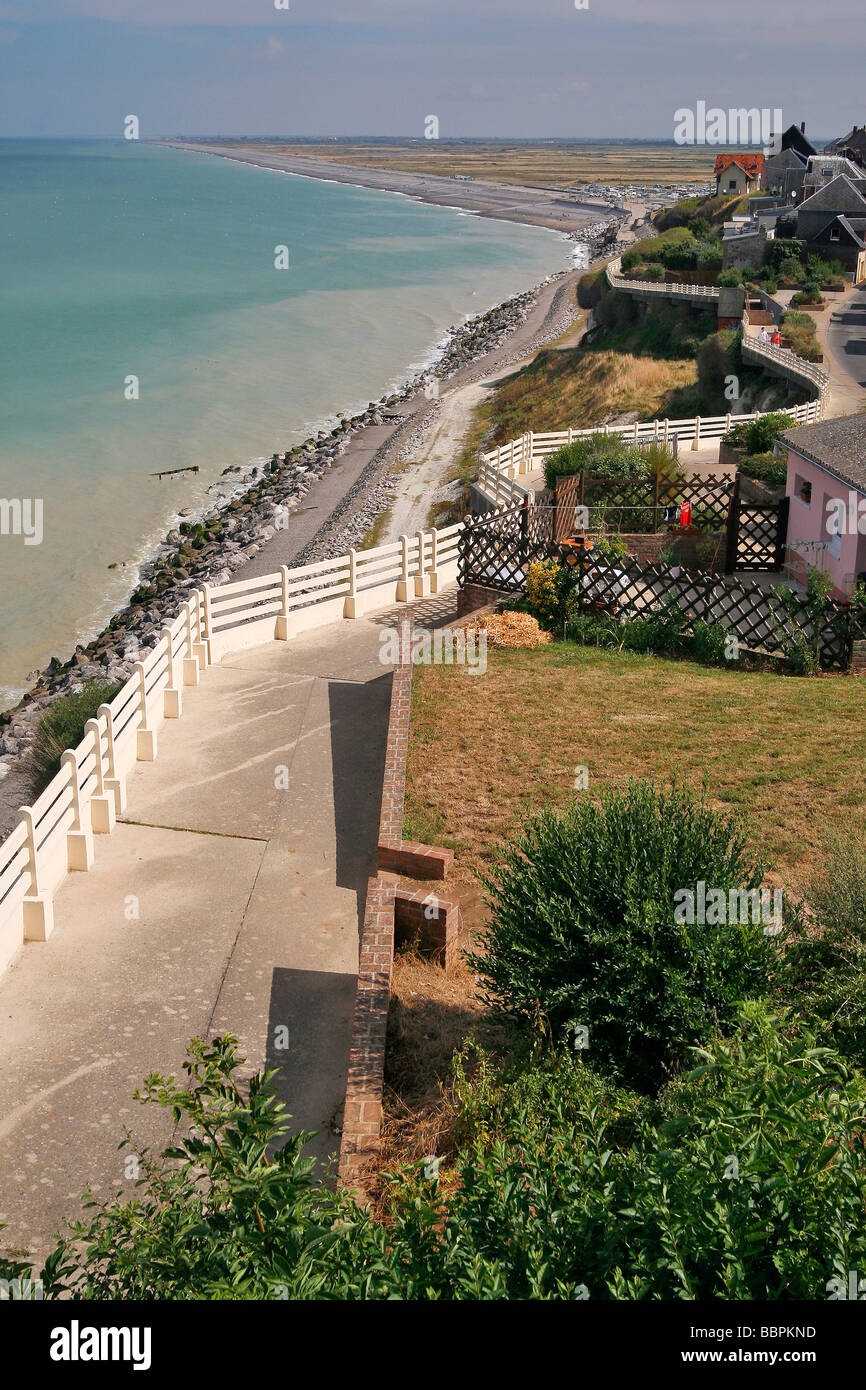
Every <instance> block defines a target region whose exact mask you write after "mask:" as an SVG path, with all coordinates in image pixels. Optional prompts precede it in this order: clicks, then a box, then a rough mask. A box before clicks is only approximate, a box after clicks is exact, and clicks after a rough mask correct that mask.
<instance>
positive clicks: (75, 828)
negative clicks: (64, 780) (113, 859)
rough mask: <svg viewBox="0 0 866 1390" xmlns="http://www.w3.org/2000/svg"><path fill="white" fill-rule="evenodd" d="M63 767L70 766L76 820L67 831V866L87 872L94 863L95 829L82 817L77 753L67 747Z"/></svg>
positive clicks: (73, 808) (62, 761)
mask: <svg viewBox="0 0 866 1390" xmlns="http://www.w3.org/2000/svg"><path fill="white" fill-rule="evenodd" d="M60 766H61V767H68V768H69V784H70V786H71V788H72V810H73V813H74V815H75V820H74V821H73V822H72V825H71V826H70V828H69V830H68V831H67V833H66V867H67V869H69V871H70V873H72V872H79V873H86V872H87V870H88V869H89V868H90V867H91V866H92V864H93V830H92V828H91V826H89V825H85V824H84V822H83V821H82V818H81V782H80V780H79V777H78V762H77V761H76V757H75V754H74V753H73V752H72V750H71V749H69V748H67V750H66V752H65V753H64V754H63V755H62V757H61V759H60Z"/></svg>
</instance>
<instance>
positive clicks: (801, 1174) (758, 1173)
mask: <svg viewBox="0 0 866 1390" xmlns="http://www.w3.org/2000/svg"><path fill="white" fill-rule="evenodd" d="M465 1091H466V1088H465V1086H462V1087H461V1093H462V1098H463V1104H464V1114H465V1115H466V1117H467V1122H468V1124H469V1125H470V1126H471V1135H472V1142H471V1143H467V1145H466V1147H465V1149H464V1150H463V1152H461V1154H460V1156H459V1158H458V1161H457V1164H456V1171H455V1174H454V1179H455V1181H454V1195H453V1196H452V1197H451V1199H450V1200H447V1201H446V1199H445V1198H444V1196H442V1195H439V1194H437V1195H439V1203H438V1219H439V1222H440V1236H439V1240H438V1241H437V1243H436V1245H435V1247H434V1248H432V1249H431V1248H430V1247H429V1245H427V1244H426V1243H425V1242H424V1240H423V1233H424V1232H425V1231H429V1228H430V1226H431V1225H432V1224H433V1223H434V1222H435V1220H436V1216H434V1215H432V1214H429V1215H428V1214H425V1215H424V1216H422V1215H420V1213H422V1212H424V1213H427V1212H428V1211H429V1204H430V1200H431V1199H430V1190H429V1185H428V1186H427V1187H426V1189H425V1187H424V1186H423V1185H422V1184H421V1182H420V1181H419V1182H417V1183H416V1184H414V1185H412V1186H410V1187H408V1188H406V1189H403V1190H401V1191H400V1193H399V1198H398V1201H397V1204H396V1211H395V1214H394V1216H393V1217H392V1220H391V1223H390V1226H389V1236H390V1239H391V1240H392V1242H393V1244H392V1246H391V1258H392V1259H393V1260H395V1261H396V1262H397V1263H398V1267H400V1268H402V1269H408V1268H413V1269H417V1268H418V1252H419V1251H425V1253H426V1254H427V1255H428V1256H429V1263H428V1264H427V1266H426V1268H425V1276H426V1278H428V1279H429V1280H430V1285H429V1287H430V1289H431V1296H439V1297H444V1298H448V1297H452V1298H453V1297H457V1298H467V1299H477V1298H491V1297H499V1298H511V1299H538V1298H549V1299H574V1298H590V1299H594V1300H598V1299H617V1300H621V1301H622V1300H626V1301H630V1300H637V1299H645V1298H649V1299H653V1300H659V1299H689V1300H709V1299H721V1300H732V1301H750V1300H760V1301H763V1300H773V1301H776V1300H778V1301H782V1302H786V1303H787V1302H789V1301H790V1300H792V1299H793V1300H798V1299H799V1300H813V1299H826V1298H827V1297H828V1295H831V1294H833V1293H834V1292H835V1294H836V1297H839V1296H840V1292H839V1291H840V1290H841V1291H842V1292H841V1297H843V1298H844V1297H845V1290H847V1286H848V1279H849V1272H850V1270H852V1269H858V1270H859V1269H862V1267H863V1261H864V1258H866V1227H864V1223H863V1196H862V1193H863V1187H864V1181H866V1164H864V1147H863V1137H862V1126H863V1114H864V1103H866V1095H864V1083H863V1079H862V1077H860V1076H859V1075H858V1074H857V1073H854V1072H852V1071H851V1070H850V1068H848V1067H847V1066H846V1065H845V1063H844V1061H843V1060H842V1059H841V1058H840V1057H839V1056H838V1055H836V1054H834V1053H832V1052H828V1051H826V1050H825V1049H822V1048H820V1047H817V1046H816V1045H815V1039H814V1037H813V1035H812V1034H811V1033H810V1032H809V1031H808V1029H805V1028H804V1029H802V1030H801V1031H797V1030H794V1029H792V1028H791V1025H790V1021H789V1020H788V1019H786V1018H785V1017H784V1016H782V1017H776V1016H774V1015H772V1014H771V1013H769V1012H768V1011H767V1009H766V1007H764V1006H761V1005H759V1004H751V1005H747V1006H746V1007H745V1008H743V1009H742V1010H741V1011H740V1013H739V1016H738V1018H737V1030H736V1032H735V1033H734V1035H733V1036H732V1037H731V1038H730V1039H725V1040H715V1041H712V1042H710V1043H709V1044H708V1045H707V1046H706V1048H704V1049H702V1050H701V1051H700V1052H699V1053H698V1054H697V1055H696V1057H695V1066H694V1069H693V1070H692V1071H691V1072H690V1074H689V1075H688V1077H687V1078H685V1079H683V1080H682V1081H681V1082H679V1083H677V1084H676V1085H675V1086H673V1087H671V1089H670V1091H669V1092H668V1093H667V1094H666V1095H665V1096H664V1097H663V1109H662V1113H661V1115H660V1116H659V1117H658V1118H655V1117H653V1116H651V1115H648V1114H647V1111H646V1108H645V1106H644V1105H642V1104H641V1102H640V1100H639V1098H637V1097H635V1096H632V1095H630V1094H629V1093H628V1092H623V1091H621V1090H617V1089H613V1088H611V1087H610V1086H609V1085H608V1084H606V1083H605V1081H604V1080H603V1079H601V1078H600V1077H598V1076H596V1075H593V1073H592V1071H591V1070H590V1069H589V1068H588V1067H587V1066H586V1065H582V1064H581V1061H580V1060H571V1061H569V1060H568V1059H566V1058H559V1059H556V1060H552V1059H549V1058H548V1059H543V1060H541V1061H538V1062H536V1064H535V1066H534V1068H532V1069H531V1070H526V1069H523V1070H522V1071H521V1072H520V1073H519V1074H517V1075H512V1074H511V1073H509V1072H506V1073H505V1074H504V1075H499V1076H498V1075H497V1074H496V1072H495V1070H494V1068H493V1067H492V1066H491V1065H490V1064H489V1063H488V1064H487V1065H486V1066H485V1067H482V1068H479V1070H478V1072H477V1073H476V1076H475V1078H474V1081H473V1083H472V1091H473V1092H474V1093H475V1094H474V1096H473V1095H472V1094H470V1095H469V1096H468V1097H467V1096H466V1094H465ZM392 1268H393V1266H392ZM419 1273H420V1271H419ZM392 1279H393V1275H392V1274H390V1273H389V1275H388V1276H386V1277H385V1278H383V1280H382V1282H381V1284H379V1285H378V1287H377V1296H378V1297H385V1296H386V1291H387V1290H388V1289H389V1287H390V1288H393V1284H392V1283H391V1280H392ZM834 1281H837V1282H834ZM433 1291H435V1293H434V1292H433Z"/></svg>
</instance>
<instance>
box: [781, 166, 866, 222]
mask: <svg viewBox="0 0 866 1390" xmlns="http://www.w3.org/2000/svg"><path fill="white" fill-rule="evenodd" d="M858 182H859V180H858ZM804 210H805V211H806V212H825V211H826V212H849V213H853V214H854V215H855V217H856V216H859V215H860V214H861V213H862V212H864V211H866V198H864V196H863V194H862V193H861V192H860V189H859V188H858V187H855V185H854V184H853V183H852V181H851V180H850V179H849V178H848V177H847V175H846V174H837V175H836V177H835V178H834V179H831V180H830V182H829V183H825V184H824V186H823V187H822V188H819V189H818V190H817V192H816V193H813V194H812V195H811V197H809V198H805V199H804V200H803V202H802V203H800V205H799V208H798V211H799V212H802V211H804Z"/></svg>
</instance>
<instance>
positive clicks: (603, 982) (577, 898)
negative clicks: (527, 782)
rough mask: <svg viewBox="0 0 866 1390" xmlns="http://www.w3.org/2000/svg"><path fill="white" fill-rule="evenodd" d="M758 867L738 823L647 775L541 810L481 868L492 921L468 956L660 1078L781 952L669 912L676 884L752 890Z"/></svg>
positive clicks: (594, 1048) (752, 931) (499, 991)
mask: <svg viewBox="0 0 866 1390" xmlns="http://www.w3.org/2000/svg"><path fill="white" fill-rule="evenodd" d="M763 877H764V872H763V866H762V865H761V864H760V863H759V862H758V861H757V860H755V859H753V858H752V856H751V854H750V853H749V851H748V848H747V840H746V834H745V830H744V827H743V824H742V822H741V821H740V820H739V819H738V818H736V817H729V816H726V815H723V814H722V813H721V812H719V811H715V810H711V809H710V808H709V807H708V806H707V805H706V804H705V801H704V798H703V796H701V797H697V796H696V795H695V794H694V793H692V792H691V791H689V790H687V789H684V788H674V789H673V790H671V791H669V792H664V791H659V790H657V789H656V788H655V787H654V786H653V785H652V784H651V783H646V782H644V783H641V782H632V783H629V785H628V786H627V787H626V788H625V789H621V790H616V791H610V790H605V791H603V792H602V794H601V797H600V799H599V800H598V801H595V800H592V799H590V798H589V797H583V798H581V799H579V800H576V801H575V802H574V803H573V804H571V805H570V806H569V807H568V808H567V810H566V811H565V812H563V813H562V814H561V815H557V814H555V813H554V812H552V811H542V812H541V813H540V814H538V815H537V816H533V817H531V818H530V819H529V820H528V821H527V823H526V825H525V827H524V829H523V830H522V831H521V832H520V833H519V834H518V835H516V836H515V837H514V838H513V839H512V840H511V841H509V842H508V843H506V844H505V845H503V846H502V847H501V851H500V854H499V857H498V860H497V864H496V867H495V868H494V869H493V870H492V871H491V874H490V876H489V877H488V878H487V879H486V880H485V884H486V888H487V893H488V902H489V906H490V909H491V920H490V924H489V927H488V929H487V932H486V934H485V939H484V951H483V954H478V955H476V956H474V957H472V959H471V968H472V969H474V970H475V972H476V973H477V974H478V975H479V977H480V978H481V980H482V982H483V985H484V990H485V995H486V997H487V999H488V1000H489V1001H490V1003H491V1004H493V1005H494V1006H495V1007H496V1008H497V1009H499V1010H500V1011H502V1012H503V1013H505V1014H507V1015H509V1016H511V1017H512V1018H514V1019H515V1020H517V1021H518V1023H521V1024H523V1025H524V1026H530V1025H532V1023H533V1021H534V1020H536V1019H537V1017H538V1015H539V1013H540V1014H541V1015H542V1016H543V1017H544V1018H545V1019H546V1020H548V1022H549V1026H550V1028H551V1031H552V1034H553V1036H554V1037H555V1038H557V1039H562V1038H564V1037H565V1036H566V1034H567V1032H568V1030H569V1029H570V1028H574V1027H577V1026H584V1027H586V1028H588V1029H589V1037H590V1047H591V1057H592V1060H593V1062H594V1064H596V1065H598V1066H601V1067H602V1068H604V1069H606V1070H609V1071H610V1072H612V1073H613V1074H615V1075H617V1076H619V1077H621V1078H622V1079H623V1080H624V1081H625V1082H627V1083H628V1084H630V1085H638V1086H641V1087H644V1088H648V1089H652V1088H653V1087H657V1086H658V1085H659V1084H660V1082H661V1079H662V1077H663V1074H664V1071H665V1068H667V1067H669V1066H671V1065H674V1064H675V1063H677V1062H681V1061H682V1059H683V1056H684V1055H685V1050H686V1049H687V1048H688V1046H690V1045H691V1044H692V1043H694V1042H695V1040H696V1039H700V1038H705V1037H706V1036H708V1034H709V1033H710V1032H711V1031H712V1029H713V1027H714V1026H715V1024H716V1022H717V1021H718V1022H719V1023H721V1024H724V1023H725V1022H726V1021H728V1020H730V1019H731V1018H732V1017H733V1010H734V1006H735V1003H736V1001H737V1000H738V999H741V998H744V997H746V996H749V995H753V994H755V993H762V992H764V991H765V990H766V988H767V983H768V978H769V972H770V970H771V968H772V964H773V960H774V956H775V950H774V945H773V942H772V941H771V938H769V937H767V936H765V935H764V934H763V933H762V931H761V930H760V928H756V927H755V926H754V925H748V926H741V925H724V926H710V925H700V924H696V925H690V926H685V925H683V924H681V923H678V922H677V921H676V920H675V908H676V899H675V894H676V893H677V890H680V889H689V890H691V891H693V892H696V891H697V887H696V885H697V883H698V882H700V881H702V882H704V883H705V884H709V885H712V886H713V887H716V888H719V889H722V890H723V891H724V892H726V893H727V892H728V891H729V890H730V889H741V890H747V891H750V890H752V889H757V888H759V886H760V884H761V883H762V881H763Z"/></svg>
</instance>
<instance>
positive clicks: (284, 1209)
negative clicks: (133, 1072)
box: [42, 1036, 340, 1300]
mask: <svg viewBox="0 0 866 1390" xmlns="http://www.w3.org/2000/svg"><path fill="white" fill-rule="evenodd" d="M242 1060H243V1059H242V1058H240V1057H239V1056H238V1053H237V1046H236V1040H235V1039H234V1038H232V1037H228V1036H227V1037H224V1038H217V1039H215V1040H214V1041H213V1042H212V1043H205V1042H202V1040H201V1039H198V1038H196V1039H194V1040H193V1042H192V1043H191V1044H190V1048H189V1056H188V1060H187V1062H186V1063H185V1066H184V1071H185V1072H186V1079H185V1080H184V1081H183V1082H182V1083H178V1082H177V1081H176V1080H175V1078H174V1077H171V1076H169V1077H165V1076H160V1075H157V1074H154V1075H152V1076H149V1077H148V1078H147V1080H146V1081H145V1083H144V1087H143V1088H142V1090H141V1091H140V1092H137V1093H136V1096H137V1098H138V1099H140V1100H143V1101H145V1102H146V1103H148V1104H156V1105H159V1106H161V1107H162V1108H164V1109H167V1110H170V1111H171V1113H172V1118H173V1120H174V1122H175V1124H176V1125H180V1126H181V1128H180V1134H181V1136H182V1137H180V1138H179V1139H178V1140H177V1142H176V1143H175V1144H174V1145H173V1146H172V1147H171V1148H168V1149H166V1150H165V1152H164V1153H163V1154H162V1155H160V1156H158V1157H157V1156H154V1155H152V1154H150V1153H149V1152H148V1151H145V1152H144V1154H142V1155H140V1156H138V1155H136V1157H137V1159H138V1163H139V1164H140V1174H141V1175H140V1177H139V1178H138V1179H137V1180H136V1182H135V1189H136V1194H137V1195H136V1196H135V1197H134V1198H133V1199H131V1200H130V1199H129V1198H128V1197H127V1196H126V1195H125V1194H124V1193H118V1194H117V1195H116V1196H114V1197H112V1198H109V1199H108V1200H107V1201H104V1202H103V1203H101V1204H99V1205H97V1203H96V1202H95V1201H94V1200H93V1199H92V1198H86V1199H85V1207H86V1208H88V1209H90V1210H91V1211H92V1212H93V1215H92V1217H91V1218H90V1220H89V1221H77V1222H75V1223H74V1225H72V1227H71V1235H70V1237H69V1238H68V1239H64V1240H62V1241H61V1242H60V1243H59V1244H58V1246H57V1247H56V1249H55V1250H54V1252H53V1253H52V1254H51V1256H50V1257H49V1259H48V1262H47V1264H46V1267H45V1269H44V1270H43V1273H42V1279H43V1283H44V1285H45V1291H46V1294H47V1296H48V1297H57V1296H59V1295H61V1294H63V1295H65V1296H67V1297H70V1296H71V1297H73V1298H83V1299H98V1300H102V1299H120V1298H123V1299H146V1300H151V1299H165V1298H184V1299H229V1298H231V1299H256V1298H268V1297H278V1296H282V1297H292V1298H314V1297H316V1296H318V1294H319V1293H320V1291H321V1290H322V1287H323V1284H324V1282H325V1277H326V1276H325V1270H324V1268H323V1265H322V1257H323V1255H324V1254H325V1252H326V1251H327V1248H328V1246H329V1244H332V1243H333V1242H334V1241H335V1240H338V1239H339V1238H340V1237H339V1235H338V1233H337V1232H336V1231H335V1230H334V1226H333V1223H334V1220H335V1218H336V1216H337V1215H338V1211H339V1208H338V1206H337V1204H336V1199H333V1198H331V1197H330V1196H329V1194H328V1193H327V1192H326V1191H324V1190H322V1189H320V1188H317V1187H316V1186H315V1185H314V1183H313V1172H314V1168H315V1160H314V1159H313V1158H307V1157H304V1156H303V1154H302V1150H303V1148H304V1146H305V1144H306V1143H307V1141H308V1140H309V1138H310V1135H309V1134H307V1133H303V1132H302V1133H299V1134H295V1135H293V1136H292V1137H291V1138H288V1139H287V1138H286V1135H287V1132H288V1128H289V1117H288V1116H287V1115H286V1114H285V1107H284V1106H283V1105H282V1104H280V1102H279V1101H277V1099H276V1097H275V1095H274V1092H273V1089H272V1087H271V1084H270V1083H271V1080H272V1078H273V1076H274V1074H275V1073H274V1072H267V1073H264V1074H260V1075H258V1076H255V1077H253V1079H252V1081H251V1082H250V1083H249V1089H248V1092H247V1094H246V1095H244V1094H242V1092H241V1089H240V1085H239V1082H238V1079H237V1076H236V1073H237V1071H238V1068H239V1067H241V1066H242ZM121 1147H122V1148H127V1149H128V1150H129V1151H130V1153H132V1154H134V1153H135V1149H134V1148H133V1147H132V1144H131V1139H130V1138H129V1136H128V1137H127V1139H126V1140H124V1142H123V1144H122V1145H121Z"/></svg>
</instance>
